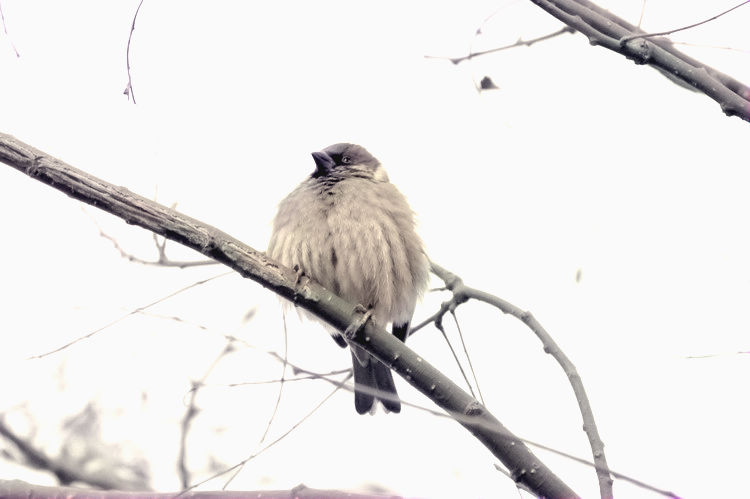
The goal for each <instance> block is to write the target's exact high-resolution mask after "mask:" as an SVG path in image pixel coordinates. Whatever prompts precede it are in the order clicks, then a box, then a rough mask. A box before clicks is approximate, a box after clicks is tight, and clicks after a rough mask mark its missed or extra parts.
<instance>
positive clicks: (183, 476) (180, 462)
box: [177, 340, 234, 488]
mask: <svg viewBox="0 0 750 499" xmlns="http://www.w3.org/2000/svg"><path fill="white" fill-rule="evenodd" d="M233 351H234V341H233V340H229V341H227V344H226V346H225V347H224V348H223V349H222V350H221V353H219V355H217V356H216V358H215V359H214V360H213V362H211V364H210V365H209V366H208V369H206V372H205V373H203V377H202V378H201V379H200V381H194V382H193V384H192V388H191V389H190V401H189V402H188V406H187V410H186V411H185V416H183V418H182V424H181V425H180V451H179V453H178V456H177V471H178V473H179V475H180V483H181V484H182V488H185V487H187V486H188V485H190V472H189V471H188V469H187V459H186V456H187V436H188V433H189V432H190V426H191V425H192V423H193V420H194V419H195V417H196V416H197V415H198V413H199V412H200V409H198V406H197V405H196V403H195V399H196V397H197V396H198V390H200V387H202V386H205V383H206V380H207V379H208V376H209V375H210V374H211V372H213V370H214V369H215V368H216V366H217V365H218V364H219V361H220V360H221V359H222V358H223V357H224V356H226V355H227V354H229V353H231V352H233Z"/></svg>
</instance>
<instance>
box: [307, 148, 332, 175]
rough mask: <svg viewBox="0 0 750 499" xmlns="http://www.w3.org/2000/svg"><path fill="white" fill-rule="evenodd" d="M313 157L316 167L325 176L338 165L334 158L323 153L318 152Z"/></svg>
mask: <svg viewBox="0 0 750 499" xmlns="http://www.w3.org/2000/svg"><path fill="white" fill-rule="evenodd" d="M312 157H313V159H314V160H315V166H317V167H318V173H320V174H322V175H325V174H326V173H328V172H330V171H331V170H332V169H333V167H334V166H335V165H336V163H334V161H333V158H331V157H330V156H329V155H328V154H327V153H325V152H323V151H316V152H314V153H312Z"/></svg>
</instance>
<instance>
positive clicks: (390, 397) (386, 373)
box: [368, 358, 401, 412]
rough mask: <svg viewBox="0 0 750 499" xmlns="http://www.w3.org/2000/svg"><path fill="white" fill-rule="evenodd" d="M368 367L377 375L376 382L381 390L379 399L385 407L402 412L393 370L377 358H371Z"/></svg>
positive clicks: (391, 410)
mask: <svg viewBox="0 0 750 499" xmlns="http://www.w3.org/2000/svg"><path fill="white" fill-rule="evenodd" d="M368 367H369V368H370V369H371V370H372V372H373V376H374V377H375V384H376V385H378V391H379V392H380V393H379V395H378V400H380V402H382V403H383V407H385V408H386V410H388V411H390V412H401V400H399V398H398V393H397V392H396V385H395V384H394V383H393V373H391V370H390V369H389V368H388V367H386V366H385V365H383V363H381V362H380V361H379V360H377V359H375V358H370V365H369V366H368Z"/></svg>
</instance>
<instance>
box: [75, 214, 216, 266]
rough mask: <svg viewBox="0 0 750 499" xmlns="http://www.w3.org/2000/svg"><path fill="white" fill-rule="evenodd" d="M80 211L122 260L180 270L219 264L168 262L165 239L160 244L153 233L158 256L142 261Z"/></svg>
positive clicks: (210, 261) (213, 261)
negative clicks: (155, 258)
mask: <svg viewBox="0 0 750 499" xmlns="http://www.w3.org/2000/svg"><path fill="white" fill-rule="evenodd" d="M81 210H82V211H83V212H84V213H85V214H86V215H87V216H88V217H89V219H90V220H91V221H92V222H93V223H94V225H96V228H97V229H99V236H100V237H102V238H104V239H106V240H108V241H109V242H111V243H112V245H113V246H114V247H115V249H116V250H117V251H118V252H119V253H120V256H121V257H122V258H125V259H127V260H128V261H131V262H134V263H140V264H141V265H154V266H157V267H177V268H180V269H185V268H188V267H202V266H205V265H218V263H219V262H217V261H215V260H189V261H179V260H170V259H169V257H167V253H166V245H167V239H166V238H163V241H162V242H161V243H160V242H159V239H158V236H157V235H156V234H154V233H152V235H153V239H154V244H155V245H156V251H157V253H158V255H159V259H158V260H144V259H142V258H140V257H137V256H135V255H133V254H132V253H128V252H127V251H125V250H124V249H123V248H122V246H120V243H118V242H117V239H115V238H114V237H112V236H110V235H109V234H107V233H106V232H104V230H103V229H102V228H101V226H100V225H99V223H98V222H97V221H96V219H95V218H94V217H93V216H92V215H91V214H90V213H89V212H88V211H87V210H86V209H85V208H83V207H81Z"/></svg>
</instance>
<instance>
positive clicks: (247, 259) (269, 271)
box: [0, 133, 576, 498]
mask: <svg viewBox="0 0 750 499" xmlns="http://www.w3.org/2000/svg"><path fill="white" fill-rule="evenodd" d="M0 161H2V162H4V163H6V164H8V165H10V166H12V167H14V168H16V169H17V170H19V171H21V172H23V173H26V174H27V175H29V176H30V177H32V178H35V179H36V180H39V181H41V182H43V183H46V184H49V185H51V186H52V187H54V188H56V189H58V190H60V191H62V192H64V193H66V194H68V195H69V196H71V197H74V198H76V199H79V200H81V201H83V202H86V203H88V204H90V205H92V206H96V207H97V208H100V209H102V210H104V211H107V212H109V213H112V214H113V215H116V216H118V217H120V218H122V219H124V220H125V222H127V223H129V224H133V225H138V226H140V227H143V228H145V229H148V230H150V231H152V232H155V233H157V234H160V235H162V236H164V237H167V238H169V239H171V240H173V241H176V242H178V243H181V244H183V245H185V246H188V247H190V248H193V249H195V250H197V251H199V252H201V253H203V254H204V255H206V256H208V257H210V258H213V259H214V260H216V261H218V262H221V263H223V264H224V265H227V266H228V267H230V268H232V269H234V270H235V271H237V272H238V273H239V274H240V275H242V276H243V277H247V278H250V279H252V280H254V281H256V282H258V283H260V284H261V285H263V286H265V287H267V288H269V289H271V290H272V291H274V292H275V293H277V294H278V295H280V296H282V297H284V298H287V299H289V300H292V301H294V302H295V303H296V304H297V305H298V306H300V307H302V308H304V309H306V310H308V311H309V312H311V313H313V314H315V315H316V316H317V317H319V318H320V319H322V320H324V321H326V322H328V323H329V324H331V325H332V326H334V327H336V328H337V329H339V330H340V331H345V330H346V329H347V327H348V326H349V325H350V324H352V323H356V322H357V320H358V319H361V317H360V315H361V313H360V312H358V308H357V307H355V306H354V305H353V304H351V303H348V302H346V301H344V300H342V299H341V298H339V297H338V296H336V295H334V294H333V293H331V292H330V291H328V290H326V289H325V288H323V287H322V286H320V285H319V284H317V283H315V282H313V281H309V280H307V279H302V280H301V282H298V278H297V275H296V274H295V272H294V271H293V270H291V269H288V268H286V267H283V266H281V265H280V264H278V263H277V262H274V261H273V260H271V259H269V258H268V257H267V256H266V255H265V254H264V253H261V252H259V251H256V250H254V249H253V248H251V247H249V246H247V245H245V244H243V243H241V242H240V241H238V240H237V239H234V238H233V237H231V236H229V235H227V234H225V233H224V232H221V231H219V230H218V229H215V228H213V227H211V226H209V225H207V224H205V223H203V222H200V221H198V220H195V219H193V218H190V217H188V216H186V215H183V214H181V213H179V212H177V211H174V210H171V209H169V208H167V207H165V206H162V205H160V204H158V203H156V202H154V201H151V200H149V199H146V198H144V197H142V196H139V195H137V194H134V193H132V192H130V191H128V190H127V189H125V188H123V187H116V186H114V185H112V184H109V183H107V182H105V181H103V180H100V179H98V178H96V177H92V176H91V175H88V174H87V173H85V172H82V171H80V170H77V169H75V168H73V167H72V166H70V165H68V164H66V163H63V162H62V161H60V160H58V159H55V158H53V157H51V156H48V155H47V154H45V153H43V152H42V151H39V150H38V149H35V148H33V147H31V146H29V145H27V144H24V143H23V142H20V141H19V140H17V139H15V138H13V137H11V136H9V135H5V134H2V133H0ZM350 340H351V341H353V342H355V343H357V344H358V345H360V346H361V347H362V348H364V349H365V350H367V351H368V352H369V353H371V354H372V355H374V356H375V357H377V358H378V359H379V360H381V361H382V362H383V363H384V364H385V365H387V366H389V367H391V368H392V369H393V370H394V371H396V372H397V373H398V374H400V375H401V376H402V377H403V378H404V379H405V380H406V381H407V382H408V383H410V384H411V385H412V386H414V387H415V388H417V389H418V390H419V391H421V392H422V393H424V394H425V395H426V396H427V397H429V398H430V399H431V400H432V401H433V402H435V403H436V404H437V405H439V406H440V407H441V408H443V409H444V410H445V411H446V412H448V414H450V415H451V417H453V418H454V419H456V420H457V421H458V422H459V423H461V424H462V425H463V426H464V427H466V428H467V429H468V430H469V431H471V433H472V434H473V435H474V436H475V437H477V438H478V439H479V440H480V441H481V442H482V443H483V444H484V445H485V446H486V447H487V448H488V449H489V450H490V451H491V452H492V454H493V455H495V456H496V457H497V458H498V459H499V460H500V461H501V462H502V463H503V464H504V465H505V466H506V468H507V469H508V470H509V471H510V472H511V476H512V477H513V479H514V480H516V481H518V482H520V483H522V484H524V485H526V486H528V487H529V488H530V489H531V490H533V491H534V493H535V494H537V495H539V496H542V497H549V498H554V497H559V498H571V497H576V494H575V492H573V491H572V490H571V489H570V488H569V487H568V486H567V485H565V484H564V483H563V482H562V481H561V480H560V479H559V478H558V477H557V476H555V475H554V474H553V473H552V472H551V471H550V470H549V469H548V468H547V467H546V466H545V465H544V464H542V462H541V461H540V460H539V459H538V458H537V457H536V456H535V455H534V454H532V452H531V451H530V450H529V448H528V447H526V445H524V443H523V442H522V441H521V440H519V439H518V438H517V437H515V436H514V435H513V434H512V433H510V432H509V431H508V430H507V429H506V428H505V427H504V426H503V425H502V424H501V423H500V422H499V421H498V420H497V419H496V418H495V417H494V416H493V415H492V414H490V413H489V412H488V411H487V409H486V408H485V407H483V406H482V405H481V404H479V402H477V401H476V400H475V399H474V398H473V397H471V396H470V395H469V394H467V393H466V392H464V391H463V390H461V388H459V387H458V386H457V385H456V384H455V383H453V382H452V381H451V380H450V379H448V378H447V377H446V376H444V375H443V374H442V373H440V371H438V370H437V369H435V368H434V367H433V366H431V365H430V364H429V363H427V362H426V361H425V360H424V359H422V358H421V357H419V356H418V355H417V354H416V353H415V352H413V351H412V350H411V349H409V348H408V347H407V346H406V345H405V344H404V343H402V342H401V341H399V340H398V339H397V338H396V337H394V336H393V335H391V334H389V333H387V332H386V331H385V329H383V328H382V327H381V326H379V325H376V324H375V323H373V322H372V321H367V322H366V323H365V324H364V325H363V326H362V327H361V328H359V330H358V331H357V332H356V333H355V334H353V335H352V337H351V338H350Z"/></svg>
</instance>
